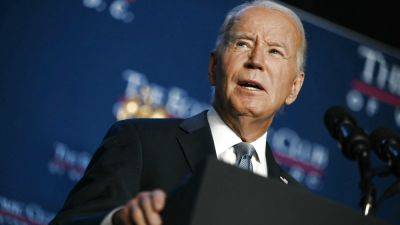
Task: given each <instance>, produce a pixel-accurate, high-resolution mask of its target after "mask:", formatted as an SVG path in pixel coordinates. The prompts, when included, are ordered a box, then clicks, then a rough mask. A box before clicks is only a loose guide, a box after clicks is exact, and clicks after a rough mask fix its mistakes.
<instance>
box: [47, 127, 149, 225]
mask: <svg viewBox="0 0 400 225" xmlns="http://www.w3.org/2000/svg"><path fill="white" fill-rule="evenodd" d="M141 171H142V148H141V143H140V139H139V138H138V133H137V130H136V127H135V125H134V124H133V123H132V120H128V121H120V122H117V123H115V124H114V125H113V126H112V127H111V128H110V130H109V131H108V132H107V135H106V136H105V138H104V139H103V142H102V144H101V146H100V147H99V149H98V150H97V151H96V153H95V154H94V156H93V157H92V159H91V161H90V163H89V165H88V167H87V169H86V171H85V174H84V176H83V177H82V179H81V180H80V181H79V182H78V183H77V184H76V185H75V187H74V188H73V189H72V190H71V192H70V193H69V195H68V197H67V200H66V201H65V203H64V206H63V208H62V209H61V211H60V212H59V213H58V214H57V216H56V217H55V218H54V219H53V221H52V222H51V223H50V224H51V225H56V224H59V225H64V224H74V225H75V224H100V223H101V221H102V220H103V219H104V217H105V216H106V215H107V214H108V213H109V212H110V211H111V210H113V209H114V208H116V207H118V206H121V205H123V204H125V203H126V202H127V201H128V200H129V199H131V198H133V197H134V196H135V195H136V193H138V192H139V189H140V179H141Z"/></svg>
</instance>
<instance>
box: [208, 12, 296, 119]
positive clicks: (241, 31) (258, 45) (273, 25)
mask: <svg viewBox="0 0 400 225" xmlns="http://www.w3.org/2000/svg"><path fill="white" fill-rule="evenodd" d="M300 44H301V36H300V33H299V31H298V30H297V28H296V25H295V23H294V22H293V21H292V20H291V19H290V18H289V17H288V16H287V15H285V14H283V13H281V12H279V11H276V10H270V9H265V8H258V7H252V8H249V9H247V10H245V11H244V12H242V13H241V14H240V15H239V16H238V18H237V19H236V21H235V22H234V25H233V26H232V27H231V29H230V31H229V33H228V35H227V40H226V45H225V48H222V49H221V50H220V51H219V52H216V53H215V54H213V55H212V56H211V58H210V65H209V80H210V83H211V84H212V85H213V86H215V94H216V96H215V97H216V102H215V104H216V105H217V108H219V109H220V111H222V113H225V114H226V113H227V114H230V115H231V116H250V117H254V118H271V117H272V116H274V114H275V112H276V111H278V110H279V108H280V107H281V106H282V105H283V104H285V103H286V104H291V103H292V102H293V101H294V100H295V99H296V97H297V94H298V93H299V91H300V88H301V85H302V83H303V78H304V74H303V73H302V72H301V71H299V67H298V65H297V58H296V57H297V52H298V49H299V47H300Z"/></svg>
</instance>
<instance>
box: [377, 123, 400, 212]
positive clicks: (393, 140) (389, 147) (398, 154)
mask: <svg viewBox="0 0 400 225" xmlns="http://www.w3.org/2000/svg"><path fill="white" fill-rule="evenodd" d="M370 139H371V143H372V147H373V149H374V150H375V153H376V155H377V156H378V158H379V159H380V160H382V161H383V162H385V163H386V164H387V167H388V168H389V172H390V173H392V174H393V175H395V176H396V177H397V178H398V179H397V181H395V182H394V183H393V184H391V185H390V186H389V187H388V188H387V189H386V190H385V191H384V192H383V193H382V195H381V196H380V197H379V199H378V202H377V204H378V205H380V204H382V202H383V201H385V200H387V199H389V198H390V197H393V196H394V195H396V194H399V193H400V136H399V135H398V134H396V133H395V132H394V131H393V130H391V129H389V128H384V127H380V128H377V129H375V130H374V131H373V132H372V133H371V135H370Z"/></svg>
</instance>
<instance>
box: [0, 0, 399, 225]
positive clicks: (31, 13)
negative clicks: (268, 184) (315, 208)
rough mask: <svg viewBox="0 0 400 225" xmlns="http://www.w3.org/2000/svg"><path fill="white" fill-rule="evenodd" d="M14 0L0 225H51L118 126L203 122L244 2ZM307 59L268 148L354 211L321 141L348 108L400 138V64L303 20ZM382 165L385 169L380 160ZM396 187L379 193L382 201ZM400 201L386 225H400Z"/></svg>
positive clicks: (347, 172) (351, 187)
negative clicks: (229, 23) (230, 17)
mask: <svg viewBox="0 0 400 225" xmlns="http://www.w3.org/2000/svg"><path fill="white" fill-rule="evenodd" d="M241 2H242V1H238V0H220V1H211V0H207V1H185V0H176V1H160V0H153V1H144V0H74V1H50V0H42V1H22V0H12V1H11V0H6V1H3V4H2V6H1V8H0V12H1V13H0V35H1V36H0V40H1V41H0V49H1V51H0V101H1V105H0V121H1V122H0V124H1V125H2V128H1V129H0V137H1V138H0V146H1V152H0V176H1V177H0V224H46V223H47V222H48V221H49V220H50V219H51V218H52V217H53V216H54V214H55V213H56V212H57V210H58V209H60V207H61V205H62V203H63V201H64V199H65V197H66V195H67V193H68V191H69V190H70V189H71V188H72V187H73V185H74V184H75V183H76V181H77V180H78V179H79V178H80V176H81V175H82V173H83V171H84V169H85V167H86V165H87V164H88V162H89V160H90V157H91V155H92V154H93V153H94V151H95V150H96V148H97V147H98V145H99V143H100V141H101V139H102V137H103V135H104V134H105V132H106V130H107V129H108V128H109V127H110V125H111V124H112V123H113V122H115V121H116V120H117V119H124V118H128V117H132V116H133V117H156V116H164V117H187V116H190V115H192V114H195V113H197V112H199V111H201V110H203V109H206V108H207V107H208V105H209V102H210V98H211V97H210V96H211V94H210V93H211V89H210V86H209V84H208V81H207V65H208V57H209V53H210V51H211V50H212V49H213V47H214V41H215V38H216V34H217V31H218V28H219V25H220V24H221V23H222V21H223V18H224V15H225V13H226V12H227V11H228V10H229V9H230V8H232V7H233V6H235V5H237V4H239V3H241ZM299 14H300V16H301V17H302V19H303V21H304V25H305V29H306V33H307V39H308V43H309V51H308V58H307V68H306V80H305V83H304V87H303V90H302V92H301V94H300V97H299V99H298V101H297V102H296V103H295V104H293V105H292V106H290V107H287V108H285V109H284V110H282V112H281V113H279V115H278V116H277V118H276V120H275V122H274V124H273V128H271V130H270V132H269V134H268V139H269V141H270V144H271V146H272V148H273V150H274V155H275V157H276V159H277V160H278V161H279V163H280V164H281V165H282V166H283V167H284V168H285V169H287V170H288V171H289V172H290V173H291V174H292V175H293V176H294V177H295V178H296V179H298V180H299V181H300V182H302V183H303V184H304V185H305V186H307V187H308V188H309V189H310V190H311V191H313V192H314V193H316V194H317V195H320V196H324V197H326V198H329V199H332V200H334V201H337V202H340V203H342V204H345V205H347V206H349V207H352V208H354V209H357V210H358V201H359V197H360V196H359V195H360V193H359V190H358V177H359V176H358V171H357V166H356V164H355V163H354V162H351V161H349V160H347V159H345V158H344V156H343V155H342V153H341V152H340V150H339V149H338V148H337V144H336V143H335V142H334V141H333V140H332V139H331V137H330V136H329V134H328V132H327V131H326V129H325V128H324V125H323V122H322V119H323V115H324V112H325V110H326V109H327V108H328V107H330V106H331V105H342V106H345V107H347V109H348V110H349V111H350V112H351V113H352V114H353V115H354V116H355V117H356V118H357V119H358V121H359V124H360V125H361V126H362V127H364V128H365V129H366V131H367V132H370V131H372V130H373V129H374V128H375V127H377V126H387V127H390V128H392V129H394V130H396V131H399V128H400V108H399V106H400V54H398V53H396V51H394V50H391V49H388V48H386V47H384V46H381V45H379V44H377V43H375V42H373V41H369V40H368V39H366V38H363V37H361V36H359V35H357V34H355V33H352V32H350V31H347V30H345V29H343V28H339V27H337V26H335V25H332V24H329V23H327V22H325V21H323V20H321V19H319V18H316V17H314V16H312V15H309V14H307V13H304V12H300V11H299ZM374 163H375V165H378V164H379V162H378V160H376V159H374ZM394 180H395V178H394V177H388V178H384V179H376V180H374V181H375V182H376V184H377V186H378V189H379V190H383V189H384V188H385V187H387V186H388V185H389V184H390V183H391V182H393V181H394ZM399 200H400V198H399V197H396V198H393V199H391V200H389V201H386V202H385V203H384V204H383V205H382V207H381V209H380V211H379V213H378V217H380V218H383V219H385V220H387V221H390V222H391V223H393V224H400V204H399Z"/></svg>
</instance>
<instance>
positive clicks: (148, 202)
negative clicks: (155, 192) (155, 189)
mask: <svg viewBox="0 0 400 225" xmlns="http://www.w3.org/2000/svg"><path fill="white" fill-rule="evenodd" d="M139 204H140V206H141V209H142V210H143V212H144V213H143V214H144V218H145V220H146V222H147V224H150V225H160V224H161V217H160V215H159V214H158V212H157V211H155V210H154V209H153V206H152V199H151V194H150V193H146V194H142V195H140V196H139Z"/></svg>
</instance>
